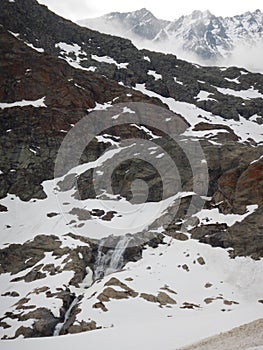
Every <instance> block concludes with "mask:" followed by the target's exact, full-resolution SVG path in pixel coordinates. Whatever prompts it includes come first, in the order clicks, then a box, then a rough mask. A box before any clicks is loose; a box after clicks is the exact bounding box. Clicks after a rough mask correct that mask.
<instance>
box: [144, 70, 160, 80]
mask: <svg viewBox="0 0 263 350" xmlns="http://www.w3.org/2000/svg"><path fill="white" fill-rule="evenodd" d="M147 74H148V75H151V76H153V77H154V80H158V79H163V76H162V75H161V74H158V73H156V71H155V70H148V72H147Z"/></svg>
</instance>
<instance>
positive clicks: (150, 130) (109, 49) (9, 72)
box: [0, 0, 263, 350]
mask: <svg viewBox="0 0 263 350" xmlns="http://www.w3.org/2000/svg"><path fill="white" fill-rule="evenodd" d="M1 10H2V11H1V13H0V24H1V26H0V42H1V45H0V47H1V53H2V54H1V56H0V64H1V66H2V67H4V69H2V70H1V71H0V77H1V83H0V121H1V130H0V134H1V138H0V217H1V221H0V229H1V232H2V236H1V242H0V282H1V283H0V300H1V303H0V334H1V345H2V343H3V347H4V348H5V349H7V350H8V349H14V347H15V348H17V347H19V348H20V347H21V349H23V348H26V349H29V348H30V347H32V346H34V348H35V347H36V346H37V347H39V348H40V349H42V348H43V347H45V348H46V346H47V345H48V346H54V347H55V346H56V347H65V348H69V347H72V344H73V342H74V344H76V340H77V341H78V346H79V347H80V348H86V347H87V344H88V345H89V346H91V347H94V348H97V349H102V348H105V347H110V348H115V349H117V350H119V349H120V350H121V349H123V348H124V347H125V348H127V349H128V350H132V349H134V347H136V348H140V347H141V345H142V344H145V345H143V346H144V347H145V348H146V349H152V350H159V349H160V348H165V349H174V348H175V347H177V348H178V347H181V346H185V345H187V343H190V342H194V341H197V340H200V339H202V338H205V337H207V336H210V335H214V334H216V333H219V332H221V331H226V330H229V329H231V328H233V327H235V326H239V325H241V324H242V323H246V322H250V321H253V320H255V319H257V318H259V317H261V314H262V311H261V309H260V308H261V307H262V306H261V305H262V288H261V286H262V283H263V281H262V276H263V274H262V256H263V240H262V226H263V193H262V189H263V185H262V179H263V157H262V154H263V109H262V106H263V75H261V74H255V73H251V72H249V71H248V70H246V69H245V68H237V67H231V68H226V67H203V66H200V65H197V64H192V63H190V62H186V61H183V60H180V59H178V58H177V57H176V56H174V55H170V54H162V53H158V52H151V51H149V50H138V49H137V48H136V47H135V46H134V45H133V44H132V42H131V41H129V40H127V39H123V38H120V37H114V36H111V35H105V34H102V33H99V32H97V31H93V30H89V29H88V28H82V27H80V26H78V25H76V24H74V23H72V22H70V21H68V20H65V19H63V18H62V17H59V16H57V15H55V14H54V13H52V12H51V11H49V10H48V9H47V7H45V6H41V5H39V4H38V2H37V1H35V0H24V1H15V2H10V1H8V0H3V1H2V8H1ZM89 137H91V139H90V138H89ZM166 176H167V177H166ZM107 180H109V181H107ZM167 183H168V184H167ZM170 184H171V185H172V186H170ZM168 185H169V186H168ZM145 188H146V189H145ZM160 330H161V331H160ZM93 331H95V332H93ZM76 333H82V334H78V335H75V336H74V337H72V336H71V335H72V334H76ZM65 334H67V335H68V336H67V337H63V335H65ZM109 334H110V335H112V337H109ZM131 334H132V341H130V340H129V337H130V336H131ZM189 334H190V336H189ZM14 338H19V339H16V341H15V342H13V341H10V340H12V339H14ZM20 338H39V339H35V340H34V341H32V340H31V339H29V340H25V339H20ZM7 339H9V341H7ZM127 339H128V341H127Z"/></svg>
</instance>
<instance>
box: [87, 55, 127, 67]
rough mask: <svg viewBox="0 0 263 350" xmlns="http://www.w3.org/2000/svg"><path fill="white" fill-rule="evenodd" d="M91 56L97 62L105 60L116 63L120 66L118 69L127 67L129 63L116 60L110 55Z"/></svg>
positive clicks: (105, 61)
mask: <svg viewBox="0 0 263 350" xmlns="http://www.w3.org/2000/svg"><path fill="white" fill-rule="evenodd" d="M91 58H92V59H93V60H95V61H97V62H104V63H109V64H115V66H117V67H118V69H121V68H123V69H127V66H128V65H129V63H126V62H123V63H118V62H116V61H115V60H114V59H113V58H111V57H109V56H97V55H91Z"/></svg>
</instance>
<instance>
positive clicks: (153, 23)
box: [78, 8, 263, 64]
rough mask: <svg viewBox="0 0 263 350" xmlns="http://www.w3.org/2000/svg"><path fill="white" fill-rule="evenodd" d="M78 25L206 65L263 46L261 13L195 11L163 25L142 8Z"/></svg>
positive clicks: (88, 20) (262, 19)
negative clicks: (215, 13) (216, 13)
mask: <svg viewBox="0 0 263 350" xmlns="http://www.w3.org/2000/svg"><path fill="white" fill-rule="evenodd" d="M78 24H80V25H82V26H86V27H89V28H91V29H95V30H99V31H102V32H105V33H108V34H114V35H119V36H122V37H126V38H129V39H131V40H133V41H134V42H135V43H136V44H139V45H140V46H144V47H148V48H153V49H154V48H155V47H156V48H157V49H158V50H160V51H170V52H172V53H176V54H178V55H179V56H180V55H181V56H182V57H184V58H186V57H187V58H188V57H190V58H192V59H196V60H197V61H201V62H205V63H208V64H211V63H213V64H214V63H218V62H222V60H223V59H229V58H230V57H231V56H232V55H233V54H235V50H237V49H240V47H242V48H254V47H256V46H258V45H261V44H262V45H263V13H262V12H261V11H260V10H256V11H254V12H246V13H244V14H241V15H237V16H233V17H225V18H223V17H217V16H214V15H213V14H212V13H210V12H209V11H204V12H202V11H194V12H192V13H191V14H190V15H187V16H181V17H180V18H178V19H175V20H174V21H165V20H160V19H158V18H156V17H155V16H154V15H153V14H152V13H151V12H150V11H148V10H147V9H145V8H143V9H141V10H138V11H134V12H127V13H120V12H112V13H109V14H106V15H104V16H102V17H98V18H92V19H84V20H81V21H78ZM240 54H242V53H240Z"/></svg>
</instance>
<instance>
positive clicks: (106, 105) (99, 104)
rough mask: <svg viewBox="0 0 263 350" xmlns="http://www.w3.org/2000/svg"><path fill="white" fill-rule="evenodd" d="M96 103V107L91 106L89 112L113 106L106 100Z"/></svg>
mask: <svg viewBox="0 0 263 350" xmlns="http://www.w3.org/2000/svg"><path fill="white" fill-rule="evenodd" d="M95 103H96V105H95V107H94V108H89V109H88V112H92V111H104V110H106V109H108V108H110V107H112V104H111V102H105V103H103V104H102V103H98V102H95Z"/></svg>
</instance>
